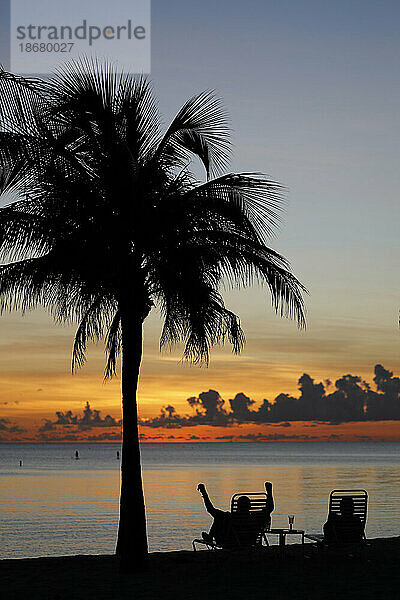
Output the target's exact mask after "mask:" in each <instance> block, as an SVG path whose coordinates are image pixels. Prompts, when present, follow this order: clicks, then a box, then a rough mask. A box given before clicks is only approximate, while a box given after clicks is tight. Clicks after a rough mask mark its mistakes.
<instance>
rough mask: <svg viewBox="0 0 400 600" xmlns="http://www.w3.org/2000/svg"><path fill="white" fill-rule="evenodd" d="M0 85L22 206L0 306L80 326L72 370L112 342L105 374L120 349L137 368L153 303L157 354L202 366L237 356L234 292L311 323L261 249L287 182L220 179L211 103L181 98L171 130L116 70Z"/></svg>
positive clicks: (10, 163) (223, 151) (9, 170)
mask: <svg viewBox="0 0 400 600" xmlns="http://www.w3.org/2000/svg"><path fill="white" fill-rule="evenodd" d="M0 86H1V96H0V193H5V192H13V193H17V194H18V198H19V199H18V200H17V201H15V202H14V203H12V204H9V205H8V206H6V207H4V208H2V209H1V210H0V258H1V260H2V261H3V266H1V267H0V302H1V308H2V309H3V310H4V309H6V310H8V309H11V310H13V309H22V310H26V309H31V308H34V307H36V306H38V305H42V306H44V307H46V308H47V309H49V310H50V311H51V313H52V314H53V316H54V317H55V318H56V320H59V321H67V322H68V321H75V322H78V329H77V333H76V337H75V342H74V348H73V368H75V367H78V366H81V365H82V364H83V363H84V361H85V354H86V344H87V341H88V340H90V339H92V340H96V339H99V338H104V339H105V343H106V348H107V365H106V377H109V376H111V375H112V374H113V373H114V372H115V367H116V359H117V356H118V354H119V352H120V351H121V349H122V352H123V357H125V358H126V357H127V356H128V355H129V357H132V356H133V354H134V352H133V350H132V353H131V351H130V350H128V347H131V346H132V348H133V347H136V349H137V345H138V344H139V345H141V332H140V333H138V332H139V329H138V328H141V324H142V323H143V321H144V319H145V318H146V316H147V315H148V313H149V311H150V310H151V308H152V306H153V305H157V306H158V307H159V308H160V310H161V313H162V315H163V329H162V334H161V340H160V344H161V346H168V345H171V344H174V343H176V342H183V343H184V356H185V358H187V359H189V360H191V361H194V362H205V363H207V362H208V360H209V353H210V348H211V347H212V346H213V345H214V344H217V343H223V342H224V341H225V340H226V339H227V340H228V341H229V342H230V343H231V344H232V347H233V351H234V352H239V351H240V349H241V348H242V346H243V342H244V334H243V332H242V329H241V327H240V321H239V319H238V317H237V316H236V315H235V314H233V313H232V312H231V311H229V310H228V309H227V308H226V307H225V305H224V301H223V298H222V296H221V293H220V289H221V285H222V284H225V285H226V283H228V284H229V285H231V286H237V285H249V284H251V283H252V282H254V281H257V282H259V283H261V284H264V285H267V286H268V288H269V290H270V293H271V297H272V303H273V307H274V309H275V310H276V311H277V312H278V313H280V314H281V315H282V316H288V317H292V318H294V319H296V321H297V323H298V324H299V326H303V325H304V306H303V299H302V293H303V292H304V288H303V286H302V285H301V284H300V283H299V281H298V280H297V279H296V278H295V277H294V276H293V275H292V274H291V272H290V270H289V266H288V263H287V262H286V260H285V259H284V258H283V257H282V256H280V255H279V254H278V253H277V252H275V251H274V250H272V249H271V248H269V247H268V246H267V239H268V238H269V237H270V235H271V233H272V232H273V230H274V228H275V227H276V225H277V223H278V220H279V213H280V210H281V191H282V190H281V186H280V185H279V184H277V183H275V182H273V181H271V180H269V179H268V178H267V177H265V176H264V175H262V174H259V173H242V174H232V173H229V174H223V170H224V168H225V167H226V164H227V161H228V158H229V150H230V145H229V128H228V126H227V119H226V115H225V111H224V109H223V108H222V106H221V103H220V101H219V100H218V99H217V98H216V97H215V95H214V94H213V93H212V92H203V93H201V94H199V95H197V96H194V97H193V98H191V99H190V100H189V101H188V102H186V104H185V105H184V106H183V107H182V108H181V110H180V111H179V112H178V114H177V115H176V117H175V118H174V120H173V121H172V123H171V125H170V126H169V127H168V129H167V130H166V131H165V132H164V133H162V131H161V127H160V120H159V116H158V111H157V107H156V103H155V101H154V98H153V94H152V87H151V85H150V83H149V82H148V81H147V80H146V79H145V78H143V77H131V76H129V75H124V74H117V73H116V72H114V71H113V69H112V68H111V67H110V65H108V64H99V63H97V62H96V61H83V62H80V63H75V62H72V63H69V64H67V65H65V66H64V67H63V68H62V69H60V70H59V71H58V73H57V74H56V75H55V76H54V77H52V78H51V79H49V80H48V81H44V80H40V79H26V78H20V77H17V76H14V75H11V74H9V73H6V72H2V73H0ZM193 157H197V158H198V159H200V161H201V163H202V164H203V165H204V169H205V174H206V176H205V178H204V181H198V180H197V179H196V177H195V175H194V174H193V172H192V171H191V160H192V159H193ZM135 327H136V329H135ZM135 331H136V333H137V336H136V338H135V335H136V334H135V333H134V332H135ZM134 338H135V340H136V341H135V343H132V344H131V346H129V343H130V342H129V340H133V339H134ZM135 345H136V346H135ZM137 352H139V351H137ZM137 352H136V355H135V356H136V358H135V360H136V362H137V363H138V364H140V357H141V348H140V352H139V354H137ZM127 360H128V359H127ZM129 360H131V358H129ZM137 375H138V369H137V373H136V376H137ZM131 377H134V375H131ZM125 383H126V385H127V386H128V388H129V380H128V376H127V378H126V382H125ZM135 385H136V384H134V385H133V387H132V389H131V390H130V392H129V393H128V392H126V396H127V397H128V396H129V397H130V400H129V401H130V402H134V403H135V398H133V396H132V395H134V393H135V392H136V387H135ZM122 386H123V393H124V377H123V381H122ZM128 388H126V389H128ZM126 423H127V421H126V417H125V415H124V436H125V429H126Z"/></svg>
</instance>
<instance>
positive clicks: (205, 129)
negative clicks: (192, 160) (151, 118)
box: [156, 91, 231, 176]
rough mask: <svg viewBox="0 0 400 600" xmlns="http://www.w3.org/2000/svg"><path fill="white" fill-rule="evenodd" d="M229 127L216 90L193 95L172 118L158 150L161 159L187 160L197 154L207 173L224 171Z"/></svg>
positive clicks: (228, 147)
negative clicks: (189, 156) (215, 92)
mask: <svg viewBox="0 0 400 600" xmlns="http://www.w3.org/2000/svg"><path fill="white" fill-rule="evenodd" d="M229 134H230V130H229V127H228V122H227V116H226V111H225V109H224V108H223V106H222V103H221V101H220V100H219V99H218V98H217V97H216V96H215V94H214V92H212V91H206V92H202V93H201V94H198V95H197V96H193V98H191V99H190V100H188V101H187V102H186V103H185V104H184V105H183V107H182V108H181V109H180V111H179V112H178V114H177V115H176V117H175V118H174V119H173V121H172V123H171V125H170V126H169V128H168V130H167V132H166V133H165V135H164V137H163V139H162V140H161V142H160V145H159V147H158V149H157V152H156V158H157V159H158V160H160V159H161V160H162V159H164V160H166V161H167V163H169V162H171V161H172V162H174V161H176V162H177V164H184V163H185V160H184V158H185V157H188V155H191V154H193V155H196V156H198V157H199V158H200V160H201V161H202V162H203V164H204V167H205V169H206V172H207V176H209V175H212V174H217V173H219V172H221V171H222V170H223V169H224V168H225V167H226V165H227V162H228V159H229V156H230V150H231V148H230V141H229Z"/></svg>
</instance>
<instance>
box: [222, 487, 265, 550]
mask: <svg viewBox="0 0 400 600" xmlns="http://www.w3.org/2000/svg"><path fill="white" fill-rule="evenodd" d="M241 496H247V498H248V499H249V500H250V507H249V512H250V517H249V516H248V515H247V514H246V515H244V516H242V515H240V513H238V501H239V498H240V497H241ZM266 508H267V494H266V493H265V492H242V493H240V494H234V495H233V496H232V499H231V514H232V526H233V529H234V531H235V534H236V537H237V539H238V543H239V544H240V545H253V544H257V543H259V542H261V537H262V535H263V534H264V532H265V531H268V529H269V528H270V525H271V517H270V515H269V514H267V512H266Z"/></svg>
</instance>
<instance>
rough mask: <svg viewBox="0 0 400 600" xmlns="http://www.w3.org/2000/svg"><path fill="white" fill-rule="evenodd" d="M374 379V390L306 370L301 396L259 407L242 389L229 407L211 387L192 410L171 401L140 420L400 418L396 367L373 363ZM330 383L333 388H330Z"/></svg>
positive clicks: (173, 425)
mask: <svg viewBox="0 0 400 600" xmlns="http://www.w3.org/2000/svg"><path fill="white" fill-rule="evenodd" d="M373 382H374V385H375V387H376V390H373V389H372V388H371V385H370V384H369V383H367V382H366V381H364V380H363V379H362V378H361V377H358V376H355V375H350V374H349V375H343V376H342V377H340V378H339V379H337V380H336V382H335V384H334V386H333V384H332V383H331V381H329V380H326V381H325V382H324V383H316V382H315V381H314V379H312V378H311V377H310V375H308V374H307V373H304V374H303V375H302V376H301V377H300V379H299V380H298V386H299V392H300V393H299V396H298V397H294V396H290V395H289V394H285V393H281V394H278V396H276V398H275V400H274V401H273V402H269V400H267V399H264V400H263V402H262V404H261V405H260V406H259V407H258V408H257V407H255V401H254V400H252V399H250V398H249V397H248V396H246V395H245V394H244V393H243V392H239V393H238V394H236V396H235V397H234V398H233V399H231V400H229V401H228V404H229V407H227V406H226V403H225V401H224V400H223V398H222V397H221V396H220V394H219V393H218V392H217V391H216V390H209V391H208V392H202V393H201V394H199V396H198V397H191V398H188V399H187V403H188V405H189V407H190V408H191V409H192V411H193V413H194V414H191V415H190V414H185V415H180V414H178V413H177V412H176V410H175V408H174V407H173V406H172V405H168V406H166V407H163V408H162V409H161V411H160V414H159V415H157V416H156V417H153V418H150V419H141V420H140V421H139V423H140V425H143V426H146V427H152V428H155V429H157V428H160V427H161V428H166V429H179V428H181V427H194V426H196V425H211V426H219V427H221V426H222V427H229V426H232V425H235V424H241V423H255V424H262V423H269V424H274V423H281V424H282V425H284V426H290V421H310V422H324V423H326V422H328V423H347V422H353V421H380V420H400V378H399V377H393V372H392V371H389V370H387V369H385V368H384V367H383V366H382V365H379V364H378V365H375V367H374V378H373ZM332 387H334V389H333V391H331V392H330V389H331V388H332ZM274 435H275V434H274ZM277 435H278V434H277ZM274 439H278V438H277V437H275V438H274ZM281 439H282V438H281Z"/></svg>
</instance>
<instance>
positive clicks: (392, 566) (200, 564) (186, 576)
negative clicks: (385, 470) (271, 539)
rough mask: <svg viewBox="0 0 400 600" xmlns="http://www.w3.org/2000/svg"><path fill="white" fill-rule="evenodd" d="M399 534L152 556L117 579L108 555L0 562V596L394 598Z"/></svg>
mask: <svg viewBox="0 0 400 600" xmlns="http://www.w3.org/2000/svg"><path fill="white" fill-rule="evenodd" d="M399 561H400V537H394V538H387V539H382V538H376V539H371V540H368V545H367V546H366V547H365V549H364V550H361V551H360V550H354V549H353V550H352V551H351V552H349V551H348V552H347V553H344V554H343V553H339V552H335V553H321V552H318V551H317V550H316V549H315V547H314V546H313V545H312V544H307V545H306V546H305V552H304V556H303V552H302V548H301V545H293V546H289V547H288V548H287V551H286V555H285V556H281V554H280V549H279V547H278V546H276V545H274V546H271V547H269V548H262V549H261V550H260V551H250V552H248V551H247V552H245V551H234V552H229V551H221V552H218V551H217V552H207V551H201V552H191V551H176V552H154V553H151V554H150V556H149V561H148V568H147V570H146V572H144V573H141V574H137V575H120V574H119V568H118V567H119V565H118V559H117V558H116V557H115V556H113V555H93V556H89V555H82V556H64V557H54V558H50V557H46V558H30V559H3V560H0V578H1V581H2V589H1V594H0V597H1V598H10V599H11V598H12V599H13V600H23V599H24V600H25V599H26V598H29V600H36V599H39V598H40V599H41V600H42V599H44V598H45V599H49V600H50V599H51V600H90V599H92V598H93V599H95V598H96V600H101V599H104V600H105V599H107V600H114V599H115V600H120V599H124V598H133V597H134V598H135V600H145V599H146V600H150V599H151V600H188V599H189V598H190V600H197V599H199V600H200V599H201V600H204V598H206V597H215V598H219V599H223V600H225V599H227V600H228V599H229V600H231V599H232V600H235V599H238V600H239V598H246V599H249V600H252V599H256V598H264V597H266V596H267V595H268V597H271V598H277V599H279V600H286V599H288V600H289V599H292V598H293V599H296V600H298V599H303V598H304V600H305V599H307V600H317V599H320V598H324V600H325V599H332V600H333V599H337V598H341V599H349V600H350V598H351V599H355V598H363V600H378V599H379V600H380V599H383V598H396V597H398V595H399V589H400V575H399V569H398V564H399Z"/></svg>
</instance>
